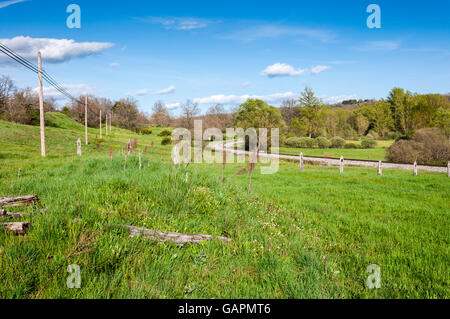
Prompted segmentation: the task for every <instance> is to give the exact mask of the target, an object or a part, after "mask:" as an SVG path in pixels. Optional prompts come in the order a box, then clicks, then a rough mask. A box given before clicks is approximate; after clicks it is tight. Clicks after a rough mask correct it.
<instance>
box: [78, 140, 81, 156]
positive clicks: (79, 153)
mask: <svg viewBox="0 0 450 319" xmlns="http://www.w3.org/2000/svg"><path fill="white" fill-rule="evenodd" d="M77 155H78V156H81V140H80V139H78V141H77Z"/></svg>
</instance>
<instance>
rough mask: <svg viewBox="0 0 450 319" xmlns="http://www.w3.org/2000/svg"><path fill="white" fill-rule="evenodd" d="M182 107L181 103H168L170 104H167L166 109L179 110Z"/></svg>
mask: <svg viewBox="0 0 450 319" xmlns="http://www.w3.org/2000/svg"><path fill="white" fill-rule="evenodd" d="M180 106H181V103H180V102H175V103H168V104H166V107H167V108H168V109H169V110H173V109H177V108H179V107H180Z"/></svg>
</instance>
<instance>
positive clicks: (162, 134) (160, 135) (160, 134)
mask: <svg viewBox="0 0 450 319" xmlns="http://www.w3.org/2000/svg"><path fill="white" fill-rule="evenodd" d="M158 136H159V137H164V136H172V132H171V131H169V130H164V131H162V132H161V133H159V134H158Z"/></svg>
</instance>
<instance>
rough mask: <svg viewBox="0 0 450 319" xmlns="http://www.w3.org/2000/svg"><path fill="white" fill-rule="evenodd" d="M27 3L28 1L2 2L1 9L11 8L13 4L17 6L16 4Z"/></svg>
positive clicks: (0, 3) (12, 0)
mask: <svg viewBox="0 0 450 319" xmlns="http://www.w3.org/2000/svg"><path fill="white" fill-rule="evenodd" d="M25 1H28V0H10V1H2V2H0V9H2V8H6V7H9V6H11V5H13V4H16V3H21V2H25Z"/></svg>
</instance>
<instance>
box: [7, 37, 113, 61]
mask: <svg viewBox="0 0 450 319" xmlns="http://www.w3.org/2000/svg"><path fill="white" fill-rule="evenodd" d="M0 42H2V43H3V44H4V45H6V46H7V47H9V48H10V49H11V50H13V51H15V52H17V53H18V54H19V55H21V56H23V57H24V58H27V59H35V58H36V57H37V53H38V51H41V53H42V58H43V59H44V60H45V61H46V62H49V63H60V62H65V61H69V60H72V59H75V58H80V57H85V56H88V55H92V54H97V53H100V52H102V51H104V50H106V49H109V48H111V47H113V46H114V44H113V43H108V42H75V41H74V40H68V39H48V38H31V37H24V36H18V37H15V38H12V39H0ZM7 60H8V58H7V57H6V56H0V63H1V62H2V61H7Z"/></svg>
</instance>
